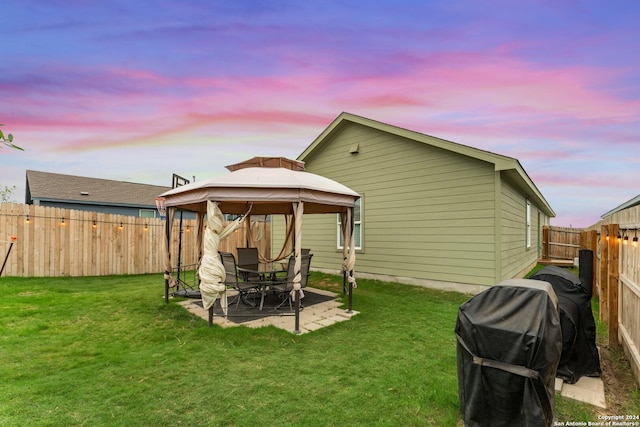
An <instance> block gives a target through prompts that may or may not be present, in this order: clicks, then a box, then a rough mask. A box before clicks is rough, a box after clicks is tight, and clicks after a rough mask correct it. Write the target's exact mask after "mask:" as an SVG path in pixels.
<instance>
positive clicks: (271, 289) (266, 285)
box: [219, 248, 313, 311]
mask: <svg viewBox="0 0 640 427" xmlns="http://www.w3.org/2000/svg"><path fill="white" fill-rule="evenodd" d="M237 251H238V261H237V262H236V258H235V256H234V255H233V254H232V253H230V252H219V254H220V260H221V261H222V265H223V266H224V269H225V273H226V277H225V280H224V283H225V285H226V286H227V287H229V288H232V289H234V290H236V291H237V292H238V295H237V296H236V297H235V298H234V299H233V300H232V301H230V302H229V303H228V306H229V307H231V306H233V305H234V304H235V305H236V308H237V307H238V305H239V304H240V302H242V303H243V304H245V305H248V306H250V307H257V308H258V309H259V310H260V311H262V310H263V308H264V303H265V298H266V297H267V296H268V295H275V297H276V298H277V299H278V302H279V303H278V304H277V306H275V307H273V308H274V309H275V310H277V309H280V308H281V307H283V306H284V305H285V304H287V303H288V305H289V310H291V311H293V298H292V294H293V292H292V291H293V289H294V279H295V257H294V256H293V255H292V256H291V257H289V260H288V262H287V265H286V269H283V265H282V264H281V263H274V262H269V263H262V262H260V261H259V257H258V251H257V249H256V248H238V249H237ZM312 256H313V255H312V254H310V253H309V250H308V249H306V250H303V251H302V257H301V263H300V287H301V288H305V287H306V286H307V281H308V277H309V267H310V264H311V257H312ZM258 298H259V303H258V302H257V300H258Z"/></svg>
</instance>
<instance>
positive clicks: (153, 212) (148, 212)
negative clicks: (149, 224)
mask: <svg viewBox="0 0 640 427" xmlns="http://www.w3.org/2000/svg"><path fill="white" fill-rule="evenodd" d="M142 212H145V213H147V214H152V215H153V216H143V215H142ZM156 213H157V210H156V209H139V210H138V217H139V218H156Z"/></svg>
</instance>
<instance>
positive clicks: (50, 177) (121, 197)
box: [27, 170, 171, 208]
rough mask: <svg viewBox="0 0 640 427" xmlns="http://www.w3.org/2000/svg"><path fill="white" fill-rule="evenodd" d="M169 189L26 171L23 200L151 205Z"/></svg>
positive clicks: (28, 201) (29, 201)
mask: <svg viewBox="0 0 640 427" xmlns="http://www.w3.org/2000/svg"><path fill="white" fill-rule="evenodd" d="M170 189H171V187H165V186H161V185H149V184H138V183H134V182H125V181H115V180H110V179H100V178H90V177H84V176H74V175H64V174H59V173H50V172H40V171H33V170H28V171H27V203H31V202H32V200H34V199H39V200H49V201H54V200H55V201H69V202H71V201H73V202H77V203H90V204H109V205H133V206H149V207H154V208H155V198H156V197H158V196H159V195H160V194H162V193H164V192H165V191H168V190H170Z"/></svg>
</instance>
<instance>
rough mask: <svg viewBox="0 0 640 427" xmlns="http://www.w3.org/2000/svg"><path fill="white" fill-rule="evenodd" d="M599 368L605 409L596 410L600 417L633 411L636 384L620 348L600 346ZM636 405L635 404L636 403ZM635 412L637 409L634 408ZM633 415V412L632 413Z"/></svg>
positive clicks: (636, 390)
mask: <svg viewBox="0 0 640 427" xmlns="http://www.w3.org/2000/svg"><path fill="white" fill-rule="evenodd" d="M600 367H601V368H602V381H603V382H604V394H605V399H606V402H607V409H601V410H598V413H601V414H602V415H620V414H627V413H629V412H628V411H630V410H631V411H633V410H634V404H633V402H632V400H635V399H637V392H638V384H637V383H636V380H635V377H634V376H633V372H632V371H631V366H629V361H628V360H627V359H626V358H625V355H624V352H623V351H622V347H619V346H615V347H611V346H609V345H601V346H600ZM636 405H637V402H636ZM636 410H637V408H636ZM634 414H635V412H634Z"/></svg>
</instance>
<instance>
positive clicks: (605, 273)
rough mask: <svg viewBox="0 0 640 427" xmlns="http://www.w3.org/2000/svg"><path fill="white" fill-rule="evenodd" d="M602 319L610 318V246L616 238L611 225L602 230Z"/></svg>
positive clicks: (600, 282)
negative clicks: (611, 231)
mask: <svg viewBox="0 0 640 427" xmlns="http://www.w3.org/2000/svg"><path fill="white" fill-rule="evenodd" d="M600 236H601V237H600V281H599V284H600V294H599V297H600V321H603V322H606V321H607V320H608V319H609V303H608V301H609V286H608V285H609V246H610V244H611V241H612V240H614V239H615V238H616V236H612V235H611V234H610V230H609V226H608V225H603V226H602V227H601V231H600Z"/></svg>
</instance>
